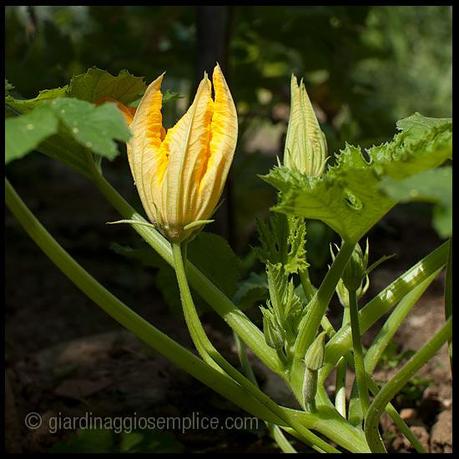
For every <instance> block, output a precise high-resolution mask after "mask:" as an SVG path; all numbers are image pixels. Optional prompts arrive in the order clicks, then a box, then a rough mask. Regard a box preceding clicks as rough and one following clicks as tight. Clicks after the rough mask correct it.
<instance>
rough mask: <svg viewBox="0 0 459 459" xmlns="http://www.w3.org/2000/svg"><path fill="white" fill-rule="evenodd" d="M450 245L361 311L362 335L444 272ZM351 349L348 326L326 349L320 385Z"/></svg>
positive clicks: (405, 274) (425, 259) (422, 263)
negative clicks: (439, 272)
mask: <svg viewBox="0 0 459 459" xmlns="http://www.w3.org/2000/svg"><path fill="white" fill-rule="evenodd" d="M448 248H449V242H445V243H443V244H442V245H441V246H440V247H437V248H436V249H435V250H434V251H432V252H431V253H430V254H429V255H427V256H426V257H424V258H423V259H422V260H421V261H419V262H418V263H416V264H415V265H414V266H412V267H411V268H410V269H409V270H408V271H406V272H405V273H404V274H402V275H401V276H400V277H398V278H397V279H396V280H395V281H394V282H392V283H391V284H390V285H388V286H387V287H386V288H385V289H384V290H382V291H381V292H380V293H379V294H378V295H377V296H376V297H374V298H373V299H372V300H371V301H370V302H368V303H367V304H366V305H365V306H364V307H363V308H362V309H361V310H360V311H359V323H360V331H361V333H365V332H366V331H367V330H368V329H369V328H370V327H371V326H372V325H373V324H374V323H376V321H377V320H379V319H380V318H381V317H382V316H383V315H384V314H386V313H387V312H389V311H390V310H391V309H392V308H393V307H394V306H395V305H396V304H397V303H398V302H399V301H400V300H401V299H402V298H403V297H404V296H405V295H407V294H408V293H409V292H410V291H411V290H412V289H413V288H414V287H416V285H418V284H419V283H421V282H422V281H424V280H425V279H427V277H429V276H430V275H431V274H432V273H434V272H435V271H437V270H438V269H441V268H442V267H443V266H444V264H445V262H446V257H447V255H448ZM351 348H352V333H351V327H350V326H349V325H347V326H345V327H342V328H341V329H340V330H339V331H338V332H337V333H336V335H335V336H334V337H333V338H332V339H331V340H330V341H329V342H328V343H327V344H326V346H325V362H326V364H325V365H324V367H323V368H321V370H320V371H319V373H320V376H319V383H320V381H322V382H323V381H325V379H326V378H327V376H328V375H329V374H330V372H331V371H332V370H333V368H334V367H335V366H336V363H337V362H338V360H339V359H340V358H341V357H342V356H343V355H344V354H345V353H347V352H348V351H349V350H350V349H351Z"/></svg>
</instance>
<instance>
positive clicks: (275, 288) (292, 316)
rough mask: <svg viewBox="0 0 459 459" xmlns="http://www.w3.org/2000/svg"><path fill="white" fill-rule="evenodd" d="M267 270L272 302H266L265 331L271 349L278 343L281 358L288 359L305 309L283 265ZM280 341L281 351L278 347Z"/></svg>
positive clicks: (268, 267)
mask: <svg viewBox="0 0 459 459" xmlns="http://www.w3.org/2000/svg"><path fill="white" fill-rule="evenodd" d="M266 270H267V277H268V289H269V300H268V301H267V302H266V306H267V308H264V307H262V308H261V311H262V313H263V318H264V322H263V323H264V330H263V331H264V333H265V338H266V343H267V344H268V345H270V346H272V347H273V344H272V343H277V344H276V346H275V348H276V350H277V352H278V353H279V355H280V356H284V357H287V358H288V357H289V354H290V351H291V349H293V344H294V343H295V339H296V336H297V334H298V327H299V324H300V322H301V319H302V317H303V315H304V309H305V308H304V304H303V303H302V301H301V299H300V298H299V297H298V296H297V295H296V293H295V286H294V285H293V281H292V280H289V275H288V273H287V271H286V270H285V268H284V267H283V266H282V265H281V264H280V263H277V264H272V263H270V262H268V263H267V265H266ZM265 327H266V329H265ZM274 337H276V339H274ZM279 337H280V338H282V340H280V339H279ZM281 341H282V344H283V348H282V349H281V348H280V347H279V346H280V343H281Z"/></svg>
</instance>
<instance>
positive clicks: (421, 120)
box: [396, 112, 451, 134]
mask: <svg viewBox="0 0 459 459" xmlns="http://www.w3.org/2000/svg"><path fill="white" fill-rule="evenodd" d="M444 123H451V118H429V117H426V116H422V115H421V114H420V113H418V112H416V113H414V114H413V115H411V116H408V117H407V118H403V119H401V120H399V121H397V124H396V125H397V129H399V130H401V131H408V130H411V131H417V132H418V133H419V134H422V133H423V132H424V131H426V130H429V129H430V128H432V127H435V126H441V125H442V124H444Z"/></svg>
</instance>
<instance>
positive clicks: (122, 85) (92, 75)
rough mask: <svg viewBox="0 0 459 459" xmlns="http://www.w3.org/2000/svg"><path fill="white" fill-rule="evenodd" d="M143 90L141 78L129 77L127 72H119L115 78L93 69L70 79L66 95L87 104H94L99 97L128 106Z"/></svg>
mask: <svg viewBox="0 0 459 459" xmlns="http://www.w3.org/2000/svg"><path fill="white" fill-rule="evenodd" d="M145 89H146V85H145V82H144V81H143V78H142V77H136V76H134V75H131V74H130V73H129V72H128V71H127V70H121V72H119V73H118V75H116V76H115V75H111V74H110V73H108V72H106V71H105V70H101V69H98V68H96V67H93V68H91V69H89V70H88V71H87V72H86V73H83V74H81V75H77V76H75V77H73V78H72V80H71V81H70V85H69V89H68V94H67V95H68V96H69V97H76V98H77V99H81V100H85V101H87V102H96V101H97V100H98V99H100V98H101V97H113V98H114V99H116V100H118V101H120V102H122V103H123V104H128V103H130V102H132V101H134V100H136V99H137V98H138V97H139V96H140V95H142V94H143V93H144V92H145Z"/></svg>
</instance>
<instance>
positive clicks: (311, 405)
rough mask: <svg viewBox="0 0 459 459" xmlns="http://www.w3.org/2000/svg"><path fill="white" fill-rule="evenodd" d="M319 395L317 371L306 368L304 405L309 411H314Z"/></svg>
mask: <svg viewBox="0 0 459 459" xmlns="http://www.w3.org/2000/svg"><path fill="white" fill-rule="evenodd" d="M316 393H317V370H310V369H309V368H306V370H305V371H304V380H303V405H304V407H305V408H306V409H307V410H308V411H314V410H315V407H316V404H315V399H316Z"/></svg>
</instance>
